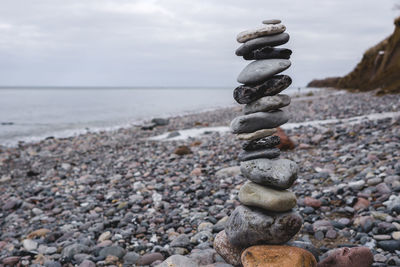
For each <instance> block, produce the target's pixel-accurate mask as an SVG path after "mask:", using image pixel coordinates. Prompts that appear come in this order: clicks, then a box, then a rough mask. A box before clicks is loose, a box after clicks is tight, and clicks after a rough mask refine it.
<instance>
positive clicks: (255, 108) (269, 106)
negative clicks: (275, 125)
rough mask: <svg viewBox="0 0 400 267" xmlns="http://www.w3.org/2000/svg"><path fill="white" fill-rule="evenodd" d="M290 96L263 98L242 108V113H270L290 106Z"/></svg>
mask: <svg viewBox="0 0 400 267" xmlns="http://www.w3.org/2000/svg"><path fill="white" fill-rule="evenodd" d="M290 100H291V99H290V96H288V95H274V96H265V97H262V98H260V99H258V100H256V101H254V102H251V103H249V104H247V105H245V106H244V108H243V113H244V114H250V113H255V112H259V111H263V112H266V111H271V110H275V109H280V108H283V107H286V106H288V105H289V104H290Z"/></svg>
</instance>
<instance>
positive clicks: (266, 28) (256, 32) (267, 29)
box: [236, 24, 286, 43]
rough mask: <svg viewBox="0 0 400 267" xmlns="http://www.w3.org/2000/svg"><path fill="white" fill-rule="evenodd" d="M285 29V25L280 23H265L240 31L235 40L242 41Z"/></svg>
mask: <svg viewBox="0 0 400 267" xmlns="http://www.w3.org/2000/svg"><path fill="white" fill-rule="evenodd" d="M285 30H286V27H285V25H282V24H265V25H263V26H260V27H257V28H255V29H251V30H246V31H242V32H241V33H239V34H238V36H237V37H236V40H237V41H238V42H239V43H244V42H247V41H249V40H252V39H255V38H258V37H262V36H268V35H273V34H278V33H282V32H284V31H285Z"/></svg>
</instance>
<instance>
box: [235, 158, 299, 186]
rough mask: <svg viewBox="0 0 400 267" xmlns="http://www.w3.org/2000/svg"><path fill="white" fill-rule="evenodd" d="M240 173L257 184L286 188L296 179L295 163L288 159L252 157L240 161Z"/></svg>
mask: <svg viewBox="0 0 400 267" xmlns="http://www.w3.org/2000/svg"><path fill="white" fill-rule="evenodd" d="M240 170H241V172H242V175H243V176H244V177H246V178H247V179H249V180H250V181H253V182H255V183H257V184H261V185H266V186H272V187H275V188H279V189H287V188H289V187H291V186H292V184H293V183H294V181H295V180H296V179H297V171H298V167H297V164H296V163H295V162H293V161H291V160H288V159H253V160H248V161H242V162H241V163H240Z"/></svg>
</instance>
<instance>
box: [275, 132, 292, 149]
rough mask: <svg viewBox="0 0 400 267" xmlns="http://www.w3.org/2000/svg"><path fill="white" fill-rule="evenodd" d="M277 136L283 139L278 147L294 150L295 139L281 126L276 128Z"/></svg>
mask: <svg viewBox="0 0 400 267" xmlns="http://www.w3.org/2000/svg"><path fill="white" fill-rule="evenodd" d="M276 130H277V131H276V133H275V135H276V136H279V138H280V139H281V143H280V144H279V145H277V146H276V147H277V148H279V149H280V150H292V149H294V147H295V145H294V143H293V141H292V140H291V139H290V138H289V137H288V136H287V135H286V134H285V132H284V131H283V130H282V128H281V127H278V128H276Z"/></svg>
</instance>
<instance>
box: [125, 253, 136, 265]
mask: <svg viewBox="0 0 400 267" xmlns="http://www.w3.org/2000/svg"><path fill="white" fill-rule="evenodd" d="M139 258H140V255H139V254H138V253H136V252H128V253H126V254H125V256H124V265H128V266H132V265H135V264H136V262H137V261H138V259H139Z"/></svg>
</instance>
